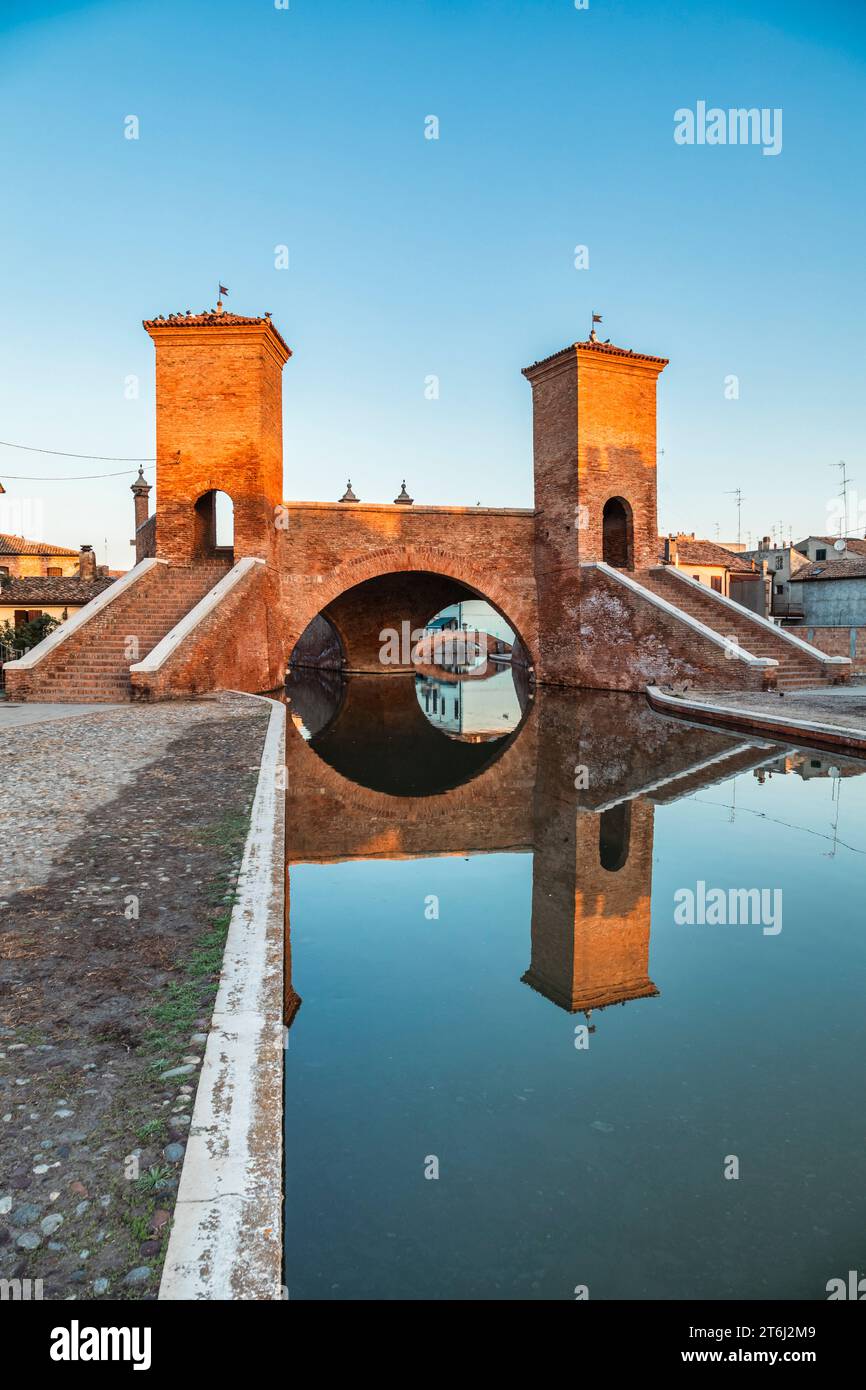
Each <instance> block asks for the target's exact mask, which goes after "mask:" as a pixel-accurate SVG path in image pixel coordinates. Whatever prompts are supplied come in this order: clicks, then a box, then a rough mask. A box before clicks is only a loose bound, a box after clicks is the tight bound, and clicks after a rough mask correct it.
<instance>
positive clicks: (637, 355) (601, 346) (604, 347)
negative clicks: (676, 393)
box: [523, 338, 670, 376]
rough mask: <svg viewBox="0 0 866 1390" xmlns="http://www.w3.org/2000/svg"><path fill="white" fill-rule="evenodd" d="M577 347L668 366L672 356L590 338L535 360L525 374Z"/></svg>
mask: <svg viewBox="0 0 866 1390" xmlns="http://www.w3.org/2000/svg"><path fill="white" fill-rule="evenodd" d="M576 348H580V349H581V351H586V352H597V353H600V354H601V355H602V356H603V357H629V358H631V359H632V361H634V362H661V363H662V364H663V365H664V366H667V364H668V362H669V361H670V358H668V357H652V356H651V355H650V354H649V353H648V352H634V351H633V350H632V349H631V348H621V347H615V346H614V345H613V343H598V342H591V341H590V340H589V339H588V338H587V339H586V340H585V341H584V342H581V343H570V344H569V346H568V347H564V348H560V349H559V352H552V353H551V354H550V356H549V357H540V358H539V359H538V361H537V362H533V363H532V364H531V365H530V366H529V367H524V368H523V375H524V376H526V374H527V372H531V371H534V370H535V368H536V367H543V366H544V365H545V363H546V362H553V361H554V360H555V359H556V358H557V357H562V355H563V353H566V352H573V351H574V350H575V349H576Z"/></svg>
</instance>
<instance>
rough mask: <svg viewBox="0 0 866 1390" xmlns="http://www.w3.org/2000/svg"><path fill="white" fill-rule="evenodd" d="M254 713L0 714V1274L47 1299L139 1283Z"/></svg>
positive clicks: (163, 1224) (164, 1186) (200, 1008)
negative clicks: (1, 724)
mask: <svg viewBox="0 0 866 1390" xmlns="http://www.w3.org/2000/svg"><path fill="white" fill-rule="evenodd" d="M268 715H269V710H268V707H267V705H265V704H263V703H260V702H258V701H252V700H244V699H243V698H241V697H237V696H231V695H222V696H219V697H216V698H214V699H208V700H202V701H196V702H195V703H173V704H170V705H157V706H129V707H123V708H120V709H117V708H114V709H107V710H104V711H100V712H97V713H94V714H92V715H86V716H84V717H80V718H76V719H74V720H66V721H60V720H58V721H55V722H48V723H41V724H30V725H22V726H21V727H16V728H12V729H6V730H4V733H3V774H2V779H0V846H2V853H0V1279H22V1280H24V1279H30V1280H41V1281H42V1287H41V1290H39V1292H41V1295H42V1297H44V1298H46V1299H65V1298H75V1299H81V1298H94V1297H96V1298H99V1297H105V1298H110V1299H117V1298H120V1299H138V1298H153V1297H155V1296H156V1292H157V1289H158V1286H159V1278H160V1272H161V1267H162V1260H163V1256H164V1253H165V1246H166V1243H167V1238H168V1232H169V1229H170V1223H171V1217H172V1211H173V1207H174V1201H175V1196H176V1192H177V1186H178V1180H179V1176H180V1168H181V1164H182V1161H183V1155H184V1149H185V1142H186V1138H187V1132H188V1129H189V1124H190V1114H191V1111H192V1105H193V1101H194V1098H195V1088H196V1083H197V1077H198V1072H199V1066H200V1062H201V1059H202V1057H203V1053H204V1047H205V1043H206V1041H207V1031H208V1027H209V1022H210V1017H211V1012H212V1006H213V1000H214V996H215V994H216V988H217V984H218V980H219V970H220V964H221V960H222V951H223V945H224V942H225V935H226V930H227V927H228V920H229V916H230V912H231V904H232V898H233V891H234V885H235V881H236V878H237V872H238V868H239V866H240V858H241V854H242V851H243V845H244V840H245V838H246V828H247V823H248V818H249V811H250V807H251V804H252V798H253V795H254V792H255V786H256V781H257V774H258V764H259V759H260V755H261V749H262V745H263V742H264V737H265V733H266V730H267V724H268ZM36 1296H38V1293H37V1294H36Z"/></svg>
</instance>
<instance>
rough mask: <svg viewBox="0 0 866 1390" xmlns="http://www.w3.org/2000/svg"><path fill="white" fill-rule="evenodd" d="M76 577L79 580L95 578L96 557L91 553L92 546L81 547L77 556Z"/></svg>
mask: <svg viewBox="0 0 866 1390" xmlns="http://www.w3.org/2000/svg"><path fill="white" fill-rule="evenodd" d="M78 577H79V579H95V578H96V556H95V555H94V553H93V546H92V545H83V546H82V547H81V553H80V554H79V556H78Z"/></svg>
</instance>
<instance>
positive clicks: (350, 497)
mask: <svg viewBox="0 0 866 1390" xmlns="http://www.w3.org/2000/svg"><path fill="white" fill-rule="evenodd" d="M358 500H359V499H358V498H357V497H356V496H355V494H354V492H353V491H352V479H351V478H347V479H346V491H345V492H344V493H343V495H342V497H341V498H340V501H341V502H357V501H358Z"/></svg>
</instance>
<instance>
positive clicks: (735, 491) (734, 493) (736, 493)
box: [726, 487, 743, 545]
mask: <svg viewBox="0 0 866 1390" xmlns="http://www.w3.org/2000/svg"><path fill="white" fill-rule="evenodd" d="M726 496H728V497H736V499H737V545H739V544H740V538H741V536H742V529H743V528H742V520H743V494H742V491H741V490H740V488H738V487H734V488H728V490H727V493H726Z"/></svg>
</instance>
